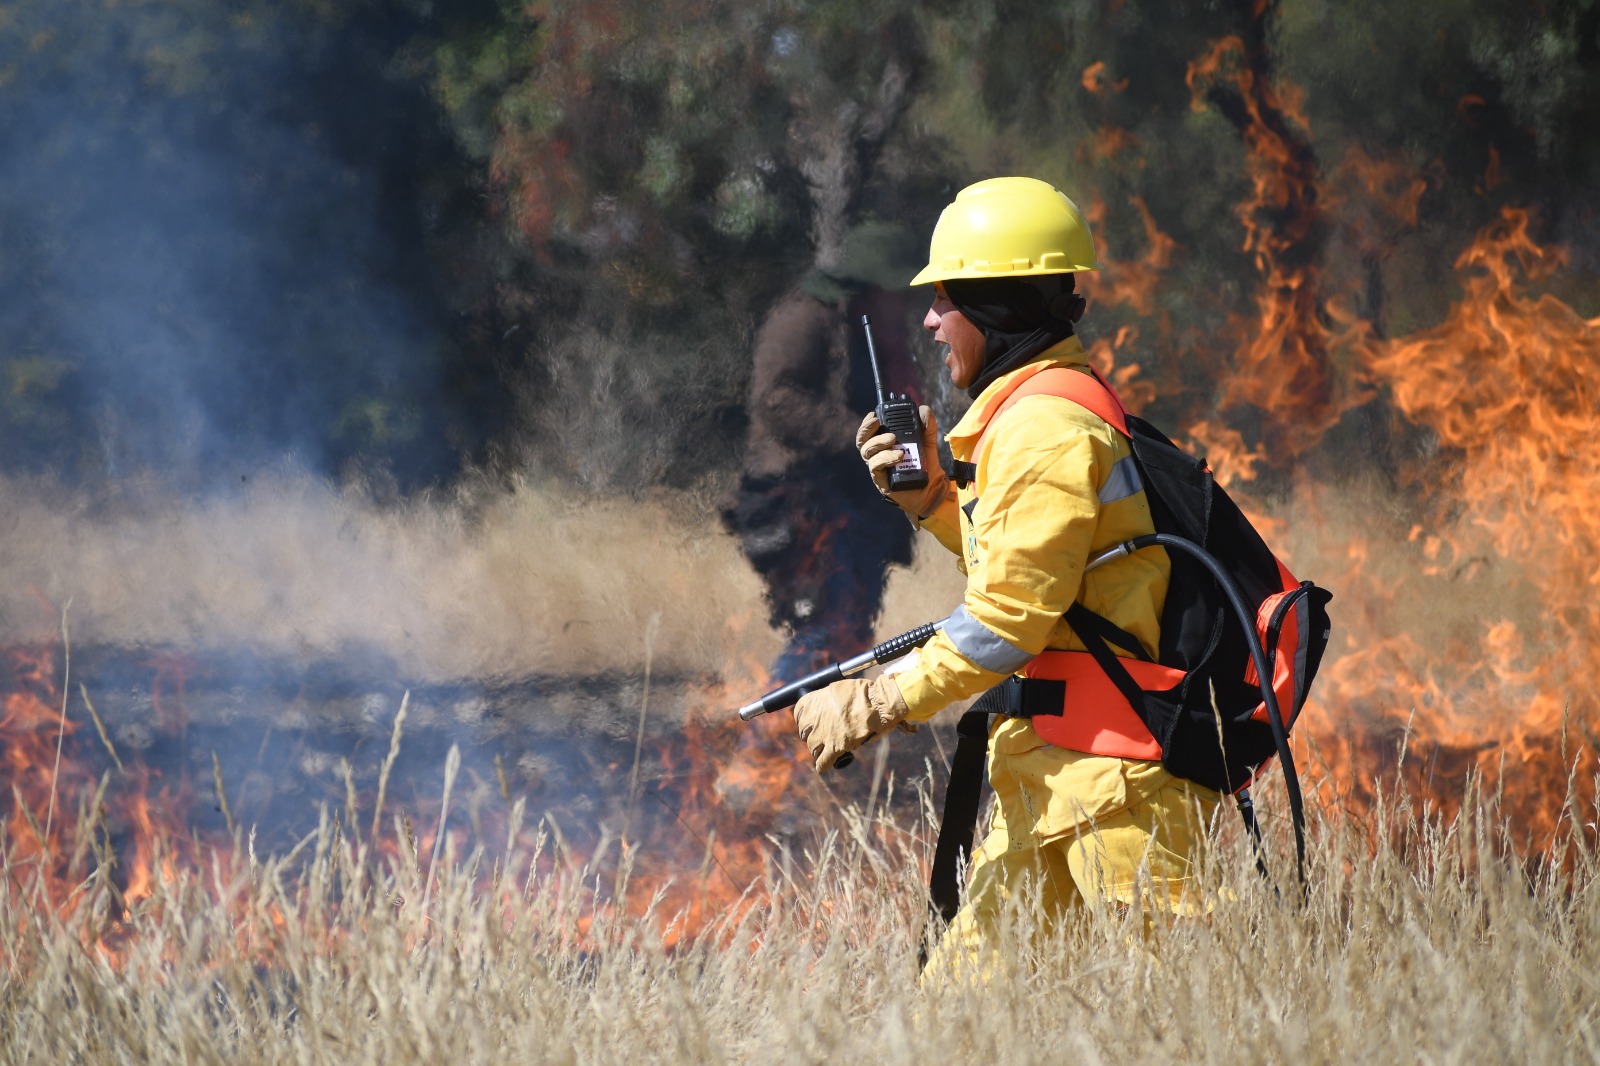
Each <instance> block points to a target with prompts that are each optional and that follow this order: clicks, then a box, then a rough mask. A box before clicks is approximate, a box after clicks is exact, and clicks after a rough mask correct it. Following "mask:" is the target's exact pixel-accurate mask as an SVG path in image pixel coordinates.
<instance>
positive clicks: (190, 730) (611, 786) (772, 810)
mask: <svg viewBox="0 0 1600 1066" xmlns="http://www.w3.org/2000/svg"><path fill="white" fill-rule="evenodd" d="M715 680H716V679H714V678H708V677H701V676H682V675H666V676H661V675H657V676H654V677H652V678H651V683H650V688H649V704H648V713H647V715H646V720H645V727H644V738H643V743H642V744H638V733H637V731H638V727H639V716H640V704H641V700H642V699H643V697H644V693H645V685H644V679H643V678H642V677H636V676H620V675H614V676H606V677H553V676H550V677H523V678H514V679H496V680H491V681H468V680H460V681H455V682H451V683H447V684H418V685H411V684H408V683H407V682H406V681H405V680H403V677H402V676H401V675H400V674H399V672H398V671H397V670H395V669H394V668H393V664H391V663H387V662H384V661H382V660H380V659H378V658H376V657H373V656H370V655H364V654H360V653H352V654H351V655H350V656H349V657H347V658H345V659H341V660H338V661H321V662H316V663H311V664H305V663H296V662H290V661H287V660H279V659H271V658H265V657H262V656H259V655H256V654H253V653H250V652H245V651H236V652H208V653H203V654H201V653H193V652H178V651H175V650H173V649H167V648H118V647H104V646H102V647H88V648H77V649H74V651H73V655H72V663H71V681H70V684H71V688H72V693H73V698H72V700H71V703H70V706H69V712H68V713H69V715H70V716H71V718H72V719H73V720H74V721H75V722H77V723H78V724H79V728H78V729H77V731H76V732H75V733H74V734H73V735H72V736H71V737H70V739H69V741H68V747H67V750H68V758H70V759H75V760H77V761H78V762H79V763H80V764H87V765H84V766H83V769H84V770H86V771H87V774H80V775H78V776H79V778H80V779H83V778H98V777H99V775H100V773H101V772H104V771H106V770H111V769H112V767H113V764H112V760H111V756H110V755H109V754H108V753H107V751H106V748H105V745H104V744H103V743H102V742H101V740H100V738H99V737H98V735H97V732H96V729H95V727H94V725H93V723H92V722H91V721H90V720H89V715H88V711H87V708H86V707H85V705H84V703H83V700H82V698H81V696H80V695H79V691H78V690H79V685H80V684H81V685H82V686H83V687H84V689H85V690H86V691H87V692H88V694H89V698H90V699H91V700H92V701H93V702H94V706H95V709H96V710H97V712H98V714H99V716H100V718H101V720H102V721H103V723H104V725H105V729H106V732H107V734H108V736H109V738H110V741H111V744H112V745H113V746H114V747H115V748H116V750H117V753H118V756H119V757H120V758H121V760H122V762H123V763H124V765H125V766H127V767H136V766H142V767H144V768H148V771H149V781H150V783H149V785H148V786H146V787H145V791H146V792H147V794H149V795H150V797H151V802H152V806H153V807H154V808H156V810H157V814H158V817H161V818H162V819H163V820H164V821H165V822H166V823H167V824H168V825H169V827H171V826H182V827H184V830H185V831H186V832H189V833H193V834H195V835H197V836H198V837H199V838H200V839H202V840H204V839H206V838H208V837H209V838H213V839H221V838H223V837H225V835H226V832H227V829H226V820H225V815H224V812H223V802H222V799H221V794H219V792H218V789H217V778H218V772H217V771H218V770H220V778H221V782H222V789H223V794H225V795H226V798H227V806H228V808H229V812H230V813H231V815H232V817H233V819H234V821H235V823H236V824H237V825H239V826H242V827H247V828H249V829H253V830H254V831H255V834H256V844H255V847H256V849H257V851H258V853H263V854H265V853H272V852H282V851H284V850H286V849H289V848H292V847H293V846H294V844H295V842H297V841H298V840H299V839H301V838H302V837H303V836H305V835H306V834H307V833H309V832H311V831H312V830H314V829H315V828H316V826H317V823H318V819H319V817H320V816H321V812H322V811H323V810H324V809H326V810H327V811H329V812H330V814H334V813H342V812H344V811H345V809H346V804H347V796H348V787H347V783H346V765H348V773H349V780H350V782H352V783H353V784H354V788H355V793H356V795H357V807H358V817H359V818H360V821H361V829H362V830H363V832H365V831H366V830H368V829H369V828H370V820H371V817H372V809H373V806H374V803H375V797H376V792H377V782H378V776H379V768H380V767H381V765H382V763H383V761H384V758H385V757H386V755H387V753H388V750H389V745H390V739H391V736H392V733H393V726H394V720H395V716H396V713H397V712H398V710H399V708H400V705H401V701H402V699H403V698H404V699H406V701H407V716H406V720H405V723H404V728H403V735H402V738H401V743H400V749H399V753H398V756H397V758H396V760H395V763H394V767H393V770H392V772H391V774H390V778H389V784H388V787H387V797H386V802H385V818H384V825H385V829H384V831H385V832H386V833H387V832H390V831H391V825H392V818H393V816H394V815H395V814H397V813H398V814H403V815H405V816H406V817H407V818H409V819H411V820H412V821H413V822H414V823H415V825H416V826H417V829H418V835H419V836H421V835H424V832H425V831H426V830H428V829H430V828H431V827H432V825H433V824H434V823H435V822H436V820H437V817H438V812H439V807H440V798H441V796H442V793H443V788H444V776H445V763H446V759H447V754H448V752H449V750H450V747H451V745H452V744H454V745H457V746H458V747H459V749H460V757H461V770H460V773H459V775H458V777H457V779H456V783H455V786H454V793H453V797H454V798H453V799H452V801H451V812H450V816H449V824H450V825H451V827H452V828H453V829H458V830H463V831H466V832H465V839H467V840H473V841H478V842H481V843H483V844H484V845H485V846H486V847H487V848H489V849H490V850H491V851H492V850H494V849H496V848H498V847H499V846H500V845H501V844H502V843H503V841H504V836H503V825H504V822H505V815H506V812H507V810H508V808H509V806H510V802H511V801H515V800H516V799H518V798H524V799H525V800H526V802H527V810H528V819H529V821H535V820H537V819H539V818H541V817H545V816H548V817H549V818H550V819H552V820H553V821H554V823H555V825H556V826H557V827H558V830H559V832H560V834H561V835H562V837H563V839H564V840H566V841H567V842H568V843H570V844H571V845H572V846H573V848H574V850H575V851H576V852H578V853H579V854H586V853H587V852H588V851H589V850H590V849H592V848H593V847H595V846H596V845H597V843H598V842H599V841H600V839H602V838H603V837H610V838H613V839H614V838H615V837H616V836H617V835H618V834H620V833H621V832H622V831H623V827H624V824H625V823H626V825H627V829H628V834H629V837H630V839H632V840H633V841H634V842H635V843H636V844H637V846H638V847H639V849H640V851H641V854H642V855H643V856H644V857H645V859H646V861H647V862H648V861H649V858H650V856H652V855H654V856H655V865H657V866H658V867H659V866H670V865H671V864H672V863H674V862H676V861H678V858H680V857H692V858H693V859H694V860H695V861H696V864H697V865H698V860H699V859H700V857H701V856H703V854H704V849H705V844H706V838H707V836H708V835H709V833H710V832H712V831H713V830H714V831H715V832H716V833H717V834H718V835H719V839H721V840H723V841H727V840H729V839H730V838H739V837H744V838H746V839H767V840H771V841H776V842H778V843H779V844H780V845H783V846H789V847H792V848H794V850H797V851H798V850H800V849H802V848H803V847H805V846H806V845H807V844H808V843H809V841H810V840H811V839H812V838H814V836H815V832H816V830H817V829H818V827H819V826H820V825H823V824H826V823H828V822H829V821H830V820H831V818H832V815H833V814H834V812H835V811H836V810H837V809H838V806H839V805H840V804H842V803H846V802H856V803H861V804H865V803H867V802H868V801H869V799H871V798H872V797H873V796H874V791H873V778H874V769H875V763H876V762H877V759H876V758H875V756H876V754H877V753H876V752H875V751H874V750H873V749H870V748H869V749H868V750H867V751H866V752H865V753H863V756H862V757H861V758H860V759H859V760H858V762H857V764H856V765H855V766H853V767H851V768H849V769H847V770H844V771H840V772H836V773H834V774H831V775H829V776H828V777H827V778H824V779H819V778H817V777H816V776H815V775H814V774H812V773H811V772H810V770H809V768H808V767H807V766H806V765H805V764H804V763H802V762H800V756H801V754H803V752H802V749H801V747H800V744H799V742H798V740H797V739H796V738H795V737H794V735H793V725H792V720H791V719H790V718H789V716H788V715H787V714H780V715H775V716H771V717H770V718H769V719H767V720H765V721H763V722H758V723H754V724H750V725H746V724H743V723H740V722H739V721H738V719H737V717H736V715H735V714H734V710H733V708H732V707H731V706H730V707H729V708H728V709H727V711H726V718H725V719H721V718H714V719H711V720H710V722H709V724H706V725H700V724H698V722H699V721H700V720H701V719H700V718H697V716H696V713H695V708H697V707H702V706H704V705H706V703H707V701H708V696H707V689H708V686H710V685H712V684H714V683H715ZM407 693H409V696H407ZM755 695H759V693H749V694H747V695H745V696H744V698H750V697H753V696H755ZM952 722H953V719H952ZM0 742H3V741H0ZM952 742H953V728H952V727H951V726H948V725H947V726H941V727H940V728H939V730H938V731H937V732H936V731H935V730H931V729H928V728H924V729H923V730H922V731H921V732H920V733H918V734H916V735H914V736H909V735H903V734H895V735H893V736H892V739H891V741H890V743H889V745H888V748H889V750H888V753H887V756H886V758H885V760H884V769H885V771H887V772H888V773H892V774H893V775H894V777H895V779H896V780H897V781H898V782H902V783H905V782H909V781H911V780H912V779H915V778H919V777H923V776H925V775H926V773H927V770H928V766H929V764H930V763H931V764H932V765H933V766H935V767H936V768H938V767H942V759H941V754H940V752H941V744H942V750H943V751H945V752H948V751H950V750H952V749H951V744H952ZM636 744H637V745H638V750H639V766H638V774H637V785H636V786H634V787H633V789H632V790H631V792H630V781H631V780H632V776H633V774H632V771H633V765H634V756H635V747H636ZM213 758H214V759H215V765H213ZM730 767H732V768H734V769H735V770H737V771H740V772H726V771H727V769H728V768H730ZM751 769H756V770H760V771H762V772H764V773H766V774H776V775H777V776H778V778H780V779H781V778H782V777H784V776H789V780H788V784H787V785H786V786H783V787H778V786H769V785H767V784H764V783H761V782H760V781H757V782H756V783H755V784H752V783H751V782H750V781H749V780H748V777H749V775H747V774H746V773H744V772H742V771H744V770H751ZM935 778H936V781H937V783H938V785H939V786H941V787H942V782H943V771H942V768H941V769H936V772H935ZM64 779H65V775H64ZM136 780H137V779H136V777H135V775H134V774H132V773H130V772H129V771H123V772H120V773H119V772H115V771H113V783H112V785H111V794H112V795H113V796H116V795H117V793H118V790H119V788H122V789H126V788H132V787H137V786H136V784H135V781H136ZM882 785H883V779H882V778H880V780H879V786H880V787H879V789H878V791H877V793H876V796H877V801H878V802H879V803H881V802H882V798H883V796H884V794H885V791H886V790H885V789H884V788H883V787H882ZM894 802H895V805H896V806H897V807H899V808H902V811H903V813H905V814H906V815H908V816H909V815H912V814H913V813H914V811H915V805H916V801H915V792H914V790H913V789H911V788H909V787H904V786H903V785H897V787H896V789H895V799H894ZM112 806H113V808H115V807H117V806H118V805H117V804H115V803H113V805H112ZM345 817H348V815H345ZM113 821H115V818H114V819H113ZM122 828H123V829H124V830H127V831H131V830H132V827H131V826H126V825H124V826H122ZM689 872H691V873H692V872H693V870H690V871H689Z"/></svg>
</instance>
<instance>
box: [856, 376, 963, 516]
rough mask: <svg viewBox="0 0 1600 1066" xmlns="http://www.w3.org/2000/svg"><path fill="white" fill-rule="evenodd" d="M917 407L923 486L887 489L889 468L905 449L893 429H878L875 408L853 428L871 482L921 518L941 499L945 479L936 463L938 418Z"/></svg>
mask: <svg viewBox="0 0 1600 1066" xmlns="http://www.w3.org/2000/svg"><path fill="white" fill-rule="evenodd" d="M918 411H919V412H920V413H921V415H922V440H921V441H920V442H919V443H920V444H921V446H922V468H923V469H924V470H926V471H927V472H928V485H927V487H926V488H921V489H902V490H901V491H899V492H890V491H889V468H890V467H892V466H894V464H896V463H898V462H901V461H902V460H904V459H905V452H903V451H901V450H900V448H899V444H900V442H899V441H898V440H897V439H896V438H895V435H894V434H893V433H880V432H879V430H880V429H882V428H883V427H882V426H880V425H879V424H878V413H877V412H876V411H870V412H868V413H867V417H866V418H864V419H862V420H861V428H860V429H858V430H856V447H857V448H860V449H861V458H862V461H864V462H865V463H866V464H867V472H868V473H870V474H871V475H872V483H873V484H874V485H876V486H878V491H879V492H881V493H882V494H883V497H884V499H886V500H889V501H890V502H892V503H893V504H894V505H895V506H896V507H898V508H900V509H901V510H902V511H905V512H906V513H907V514H909V515H911V516H912V517H913V518H916V519H923V518H927V517H928V516H929V515H930V514H932V513H933V510H934V508H936V507H938V506H939V502H940V501H941V500H943V499H944V496H945V492H946V491H947V482H948V479H947V478H946V477H945V476H944V469H943V468H942V467H941V466H940V465H939V422H938V420H937V419H935V418H934V417H933V408H931V407H929V406H928V405H927V404H923V405H922V406H921V407H920V408H918Z"/></svg>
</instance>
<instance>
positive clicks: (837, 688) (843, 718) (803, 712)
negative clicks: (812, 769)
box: [794, 677, 914, 774]
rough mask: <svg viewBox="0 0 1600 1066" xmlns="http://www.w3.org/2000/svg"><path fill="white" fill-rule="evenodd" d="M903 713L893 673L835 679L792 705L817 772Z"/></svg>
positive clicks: (887, 727)
mask: <svg viewBox="0 0 1600 1066" xmlns="http://www.w3.org/2000/svg"><path fill="white" fill-rule="evenodd" d="M905 717H906V701H905V700H904V699H902V698H901V696H900V686H899V685H896V684H895V681H894V678H892V677H875V678H873V679H872V680H870V681H868V680H865V679H862V678H858V677H850V678H846V679H845V680H843V681H835V682H834V683H833V684H831V685H829V686H828V687H827V688H825V689H819V690H818V691H816V692H808V693H807V694H806V695H804V696H801V697H800V702H799V703H797V704H795V705H794V724H795V725H796V726H797V727H798V728H799V732H800V739H801V741H803V742H804V743H805V746H806V747H808V748H810V749H811V755H812V757H813V758H815V759H816V768H817V773H819V774H820V773H825V772H826V771H828V770H830V769H832V768H833V764H834V763H836V762H838V761H839V756H841V755H843V754H844V753H845V752H847V751H855V750H856V749H857V748H859V747H860V746H861V745H863V744H865V743H866V742H867V741H869V740H871V739H872V738H873V737H876V736H882V735H883V734H884V733H887V732H888V731H889V730H891V729H893V728H894V727H895V726H897V725H902V724H903V723H904V722H905ZM913 728H914V727H913Z"/></svg>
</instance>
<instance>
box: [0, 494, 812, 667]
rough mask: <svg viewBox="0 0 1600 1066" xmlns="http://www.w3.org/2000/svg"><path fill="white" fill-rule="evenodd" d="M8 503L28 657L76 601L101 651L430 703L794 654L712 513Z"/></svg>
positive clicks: (4, 529)
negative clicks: (470, 685) (435, 698)
mask: <svg viewBox="0 0 1600 1066" xmlns="http://www.w3.org/2000/svg"><path fill="white" fill-rule="evenodd" d="M0 498H3V499H4V500H5V501H6V503H5V507H4V508H0V575H3V580H0V631H4V632H6V633H8V634H11V635H12V639H25V638H32V639H38V640H50V639H53V637H54V634H55V632H56V628H57V626H58V624H59V618H58V616H57V612H58V611H59V610H60V609H61V608H62V607H63V606H65V605H67V604H68V603H69V602H70V605H71V606H70V609H69V620H70V623H71V628H72V632H73V640H74V643H76V644H79V645H94V644H111V645H116V646H118V647H123V648H134V647H149V648H153V649H158V650H159V649H167V648H177V649H182V650H184V651H202V652H203V651H206V650H212V651H225V650H229V649H234V648H251V649H254V650H255V651H256V652H258V653H260V654H264V655H270V656H278V657H282V658H283V659H285V660H287V661H290V662H302V663H314V662H325V661H332V660H338V661H343V662H345V663H346V665H347V666H349V665H351V664H357V663H359V664H361V668H362V669H363V671H364V672H367V671H375V670H383V669H387V670H389V671H392V675H391V677H392V679H393V680H398V681H406V682H416V683H428V682H442V681H448V680H452V679H476V680H481V681H486V682H487V681H492V680H493V679H495V678H512V679H515V678H523V677H527V676H530V675H538V674H544V675H563V676H565V675H580V676H581V675H589V676H594V675H605V674H633V675H637V674H639V673H640V672H642V671H643V669H644V664H645V659H646V655H647V654H648V655H649V656H650V657H651V661H652V664H653V668H654V669H655V670H656V671H658V672H660V673H662V674H676V675H678V676H683V675H689V674H717V673H719V672H721V671H722V670H724V669H725V668H727V667H729V666H730V664H731V665H737V664H738V663H739V660H740V656H741V655H743V656H745V657H747V658H748V659H749V660H750V661H751V662H752V663H763V662H767V661H770V659H771V657H772V656H773V655H774V654H775V653H776V651H777V650H778V648H779V647H780V645H781V640H780V638H779V636H778V635H777V634H776V633H774V632H773V631H771V630H769V629H768V628H767V627H766V625H765V624H764V621H763V620H762V617H761V608H760V603H761V593H760V586H759V583H758V581H757V579H756V577H755V575H754V574H753V573H752V572H751V571H750V569H749V567H748V566H747V565H746V564H745V563H744V561H743V560H742V558H741V557H740V555H739V552H738V548H737V546H736V544H735V542H734V540H733V538H732V537H730V536H728V535H726V534H723V533H721V532H720V531H718V530H717V529H716V528H715V520H714V518H712V517H709V516H708V515H707V513H706V511H705V510H699V511H698V514H697V513H696V511H697V509H696V508H695V507H694V506H693V503H692V501H679V502H677V503H671V502H667V501H659V502H648V501H647V502H639V501H626V500H617V499H603V498H592V497H591V498H586V499H583V500H574V499H569V498H564V497H563V496H562V495H561V493H560V492H559V491H557V490H555V489H552V488H545V487H539V486H533V485H529V484H517V485H515V486H513V487H512V488H511V489H510V490H508V491H503V492H502V491H498V490H497V491H495V492H493V493H492V494H490V495H488V496H487V497H486V498H485V499H482V500H477V501H473V500H468V499H457V500H441V499H437V498H433V497H429V496H426V495H423V496H419V497H417V498H416V499H413V500H411V501H408V502H406V503H404V504H399V505H396V504H392V503H389V504H380V503H379V502H377V501H375V500H374V499H373V498H372V497H371V496H370V494H367V493H364V492H362V491H360V490H358V489H354V488H343V489H336V488H333V487H331V486H329V485H328V484H327V483H326V482H323V481H319V480H317V479H313V478H309V477H306V476H304V475H296V474H282V475H274V476H267V477H263V478H256V479H252V481H251V482H250V484H249V487H248V488H247V489H246V490H245V491H242V492H240V493H237V494H234V495H231V496H228V497H219V498H215V499H212V500H210V501H208V502H204V503H199V504H190V505H189V506H181V505H179V502H178V501H176V500H174V499H162V500H152V501H151V505H150V506H149V507H146V508H141V509H139V510H137V511H133V512H130V511H129V510H128V509H126V508H122V507H119V508H116V509H115V510H107V509H104V508H96V507H94V506H91V505H90V504H89V503H88V502H87V501H86V500H85V499H84V498H83V497H82V496H81V495H80V494H75V493H72V492H69V491H67V490H64V489H61V488H59V487H57V488H51V487H49V486H47V485H44V484H42V483H39V482H34V481H19V480H15V479H12V480H6V481H0ZM652 619H654V620H655V622H654V623H653V624H652ZM647 629H649V630H650V631H651V632H652V633H653V636H652V637H651V639H650V640H649V641H647V639H646V632H647ZM647 645H648V648H647ZM368 676H380V677H381V676H383V675H382V674H381V673H376V674H373V673H368Z"/></svg>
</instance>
